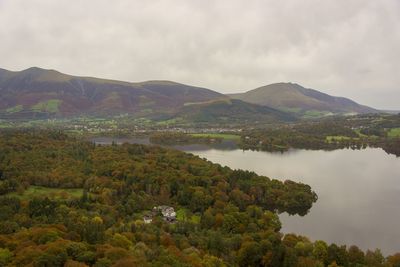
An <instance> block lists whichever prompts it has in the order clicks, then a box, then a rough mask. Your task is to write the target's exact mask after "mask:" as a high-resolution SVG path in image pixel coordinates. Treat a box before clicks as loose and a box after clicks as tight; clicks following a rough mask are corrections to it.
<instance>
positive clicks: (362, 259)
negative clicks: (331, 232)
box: [0, 131, 400, 267]
mask: <svg viewBox="0 0 400 267" xmlns="http://www.w3.org/2000/svg"><path fill="white" fill-rule="evenodd" d="M0 148H1V149H0V266H97V267H100V266H102V267H103V266H104V267H105V266H400V254H396V255H393V256H389V257H387V258H385V257H384V256H383V255H382V254H381V253H380V251H379V250H375V251H367V252H363V251H361V250H360V249H359V248H358V247H356V246H350V247H346V246H344V245H336V244H327V243H326V242H324V241H320V240H318V241H314V242H312V241H310V240H309V239H308V238H306V237H303V236H299V235H295V234H286V235H284V234H282V233H281V232H280V228H281V223H280V221H279V218H278V215H277V214H278V213H282V212H287V213H289V214H291V215H300V216H303V215H306V214H307V213H308V211H309V210H310V209H311V207H312V205H313V203H314V202H315V201H317V195H316V194H315V193H314V192H313V191H312V189H311V188H310V187H309V186H308V185H305V184H301V183H296V182H293V181H285V182H281V181H278V180H274V179H270V178H268V177H264V176H259V175H257V174H255V173H253V172H248V171H241V170H232V169H229V168H227V167H222V166H220V165H218V164H213V163H211V162H209V161H206V160H204V159H200V158H199V157H197V156H194V155H191V154H186V153H183V152H179V151H176V150H172V149H166V148H161V147H156V146H143V145H130V144H123V145H118V146H117V145H110V146H100V145H95V144H93V143H90V142H85V141H82V140H80V139H77V138H73V137H69V136H67V135H65V134H64V133H62V132H57V131H46V132H38V131H26V132H23V131H3V132H0ZM159 205H168V206H171V207H173V208H174V209H175V210H176V211H177V212H176V213H177V220H176V221H174V222H168V221H165V220H163V218H162V216H156V217H154V219H153V220H152V222H151V223H146V222H145V221H144V216H145V215H146V214H147V213H148V212H149V211H151V210H152V209H153V207H154V206H159Z"/></svg>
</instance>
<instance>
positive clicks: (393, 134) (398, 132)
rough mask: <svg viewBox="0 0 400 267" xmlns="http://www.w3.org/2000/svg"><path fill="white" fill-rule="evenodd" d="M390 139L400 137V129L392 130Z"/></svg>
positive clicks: (389, 133)
mask: <svg viewBox="0 0 400 267" xmlns="http://www.w3.org/2000/svg"><path fill="white" fill-rule="evenodd" d="M388 136H389V137H400V128H392V129H390V130H389V132H388Z"/></svg>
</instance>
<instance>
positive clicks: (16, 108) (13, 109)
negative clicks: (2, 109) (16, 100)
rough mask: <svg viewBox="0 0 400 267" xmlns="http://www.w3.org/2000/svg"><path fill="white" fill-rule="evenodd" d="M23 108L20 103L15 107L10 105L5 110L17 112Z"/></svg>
mask: <svg viewBox="0 0 400 267" xmlns="http://www.w3.org/2000/svg"><path fill="white" fill-rule="evenodd" d="M23 109H24V108H23V107H22V105H17V106H15V107H11V108H8V109H6V112H7V113H17V112H20V111H22V110H23Z"/></svg>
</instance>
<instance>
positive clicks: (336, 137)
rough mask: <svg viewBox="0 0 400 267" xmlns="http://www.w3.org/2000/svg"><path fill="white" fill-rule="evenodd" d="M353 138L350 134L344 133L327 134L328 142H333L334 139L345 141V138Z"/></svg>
mask: <svg viewBox="0 0 400 267" xmlns="http://www.w3.org/2000/svg"><path fill="white" fill-rule="evenodd" d="M350 139H351V138H350V137H348V136H343V135H332V136H327V137H326V141H327V142H329V143H330V142H333V141H343V140H350Z"/></svg>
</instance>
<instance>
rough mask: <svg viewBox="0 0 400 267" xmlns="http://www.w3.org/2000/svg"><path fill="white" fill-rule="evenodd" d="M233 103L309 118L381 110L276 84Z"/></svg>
mask: <svg viewBox="0 0 400 267" xmlns="http://www.w3.org/2000/svg"><path fill="white" fill-rule="evenodd" d="M229 96H230V97H231V98H233V99H240V100H243V101H246V102H249V103H253V104H258V105H263V106H268V107H272V108H275V109H279V110H282V111H288V112H293V113H297V114H301V115H305V116H310V117H312V116H323V115H329V114H351V113H375V112H378V111H377V110H375V109H373V108H370V107H367V106H363V105H360V104H358V103H356V102H354V101H352V100H350V99H348V98H344V97H335V96H330V95H328V94H324V93H321V92H319V91H317V90H313V89H307V88H304V87H302V86H300V85H298V84H295V83H275V84H270V85H267V86H263V87H259V88H257V89H254V90H251V91H248V92H245V93H240V94H230V95H229Z"/></svg>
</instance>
